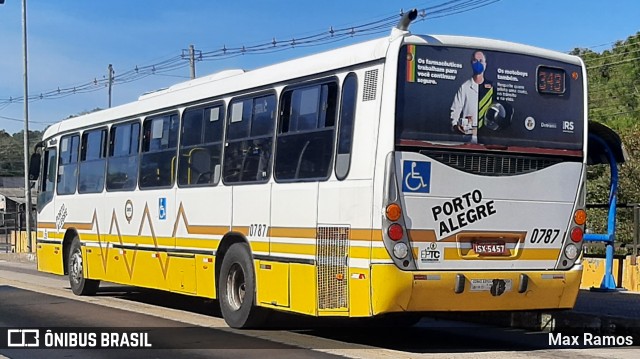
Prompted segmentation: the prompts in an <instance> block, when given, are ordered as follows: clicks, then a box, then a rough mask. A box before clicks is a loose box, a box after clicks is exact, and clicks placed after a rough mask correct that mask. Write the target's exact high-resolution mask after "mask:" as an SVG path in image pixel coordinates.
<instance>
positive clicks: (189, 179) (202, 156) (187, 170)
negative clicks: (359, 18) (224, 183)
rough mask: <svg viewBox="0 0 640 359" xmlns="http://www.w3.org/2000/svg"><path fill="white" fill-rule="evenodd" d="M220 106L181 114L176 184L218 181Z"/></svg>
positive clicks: (221, 127)
mask: <svg viewBox="0 0 640 359" xmlns="http://www.w3.org/2000/svg"><path fill="white" fill-rule="evenodd" d="M223 114H224V110H223V108H222V106H221V105H218V106H213V107H204V108H202V107H201V108H195V109H187V110H186V111H185V112H184V113H183V115H182V130H181V133H182V136H181V140H180V156H179V161H178V162H179V163H178V185H179V186H193V185H216V184H217V183H218V181H219V180H220V160H221V158H220V155H221V153H222V132H223Z"/></svg>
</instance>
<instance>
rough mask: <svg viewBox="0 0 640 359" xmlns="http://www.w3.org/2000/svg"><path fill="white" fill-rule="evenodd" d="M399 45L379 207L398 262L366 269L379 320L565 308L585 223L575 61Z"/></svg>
mask: <svg viewBox="0 0 640 359" xmlns="http://www.w3.org/2000/svg"><path fill="white" fill-rule="evenodd" d="M407 39H409V41H408V40H407ZM407 39H405V40H404V43H403V44H402V45H401V46H400V50H399V54H398V61H397V80H396V84H395V86H396V98H395V122H394V123H395V140H394V141H395V142H394V150H393V151H391V152H390V153H388V154H387V156H386V168H385V175H384V176H385V182H384V183H385V188H384V195H383V203H382V223H381V225H382V232H383V242H384V246H385V248H386V250H387V252H388V254H389V256H390V258H391V261H392V262H393V264H392V265H391V264H387V265H385V264H379V265H376V264H373V265H372V288H373V291H372V292H373V296H374V298H373V301H372V302H373V307H374V308H373V309H374V313H375V314H377V313H384V312H397V311H480V310H524V309H549V308H571V307H573V305H574V303H575V299H576V296H577V293H578V288H579V284H580V279H581V274H582V266H581V264H580V257H581V256H580V253H581V250H582V236H583V230H584V223H585V220H586V216H585V212H584V206H585V203H584V197H585V194H584V191H585V188H584V186H585V184H584V181H585V159H584V158H585V141H586V140H585V139H586V134H585V132H586V126H585V124H586V119H585V116H586V106H585V97H586V79H585V71H584V66H583V64H582V62H581V60H580V59H579V58H577V57H574V56H569V55H566V54H561V53H555V52H551V51H546V50H541V49H536V48H533V47H528V46H522V45H516V44H510V43H505V42H497V41H495V42H494V41H490V40H482V39H471V38H461V37H437V38H431V37H417V36H411V37H408V38H407ZM392 63H393V61H389V62H388V63H387V65H388V66H392ZM388 85H389V86H393V85H394V84H391V83H389V84H388ZM476 116H477V117H476ZM383 288H384V289H383Z"/></svg>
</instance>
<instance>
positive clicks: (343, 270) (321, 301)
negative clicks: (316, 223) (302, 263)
mask: <svg viewBox="0 0 640 359" xmlns="http://www.w3.org/2000/svg"><path fill="white" fill-rule="evenodd" d="M317 234H318V238H317V240H318V245H317V247H316V248H317V256H316V261H317V263H318V269H317V285H318V309H320V310H322V309H341V308H347V283H348V282H349V280H348V278H347V276H348V270H347V269H348V268H347V254H348V253H349V227H339V226H335V227H334V226H321V227H318V232H317Z"/></svg>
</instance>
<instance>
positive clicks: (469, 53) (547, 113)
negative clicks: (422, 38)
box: [396, 45, 584, 150]
mask: <svg viewBox="0 0 640 359" xmlns="http://www.w3.org/2000/svg"><path fill="white" fill-rule="evenodd" d="M582 75H583V74H582V70H581V67H580V66H578V65H576V64H570V63H565V62H561V61H556V60H549V59H545V58H541V57H536V56H529V55H522V54H515V53H505V52H499V51H491V50H486V49H473V48H457V47H443V46H427V45H405V46H404V47H403V48H402V50H401V53H400V60H399V66H398V87H397V89H398V96H397V109H396V116H397V121H396V127H397V128H396V134H397V136H398V137H399V138H398V139H399V140H422V141H432V142H455V143H474V144H476V143H477V144H482V145H503V146H522V147H540V148H550V149H563V150H581V149H582V138H583V137H582V136H583V131H584V128H583V123H584V87H583V84H584V79H583V78H582Z"/></svg>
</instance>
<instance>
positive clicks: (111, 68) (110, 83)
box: [107, 64, 113, 108]
mask: <svg viewBox="0 0 640 359" xmlns="http://www.w3.org/2000/svg"><path fill="white" fill-rule="evenodd" d="M107 78H108V79H109V84H108V85H107V86H108V87H109V108H111V87H113V66H112V65H111V64H109V67H107Z"/></svg>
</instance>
